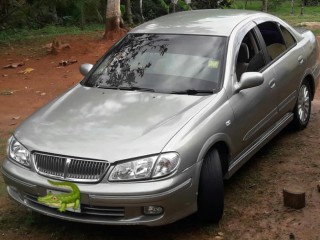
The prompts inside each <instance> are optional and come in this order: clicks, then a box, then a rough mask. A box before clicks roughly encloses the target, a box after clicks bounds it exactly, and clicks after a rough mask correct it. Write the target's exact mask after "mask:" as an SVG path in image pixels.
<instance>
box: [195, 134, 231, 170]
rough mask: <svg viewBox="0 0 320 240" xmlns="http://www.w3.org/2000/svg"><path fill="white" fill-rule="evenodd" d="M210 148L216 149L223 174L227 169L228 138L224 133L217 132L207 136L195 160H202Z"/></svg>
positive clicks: (228, 154)
mask: <svg viewBox="0 0 320 240" xmlns="http://www.w3.org/2000/svg"><path fill="white" fill-rule="evenodd" d="M212 149H217V151H218V153H219V156H220V161H221V168H222V173H223V175H225V174H226V173H227V172H228V169H229V156H230V139H229V137H228V136H227V135H225V134H217V135H214V136H212V137H211V138H209V139H208V140H207V141H206V143H205V144H204V145H203V147H202V149H201V151H200V154H199V156H198V159H197V162H199V161H202V160H203V159H204V157H205V156H206V154H207V153H208V152H210V151H211V150H212Z"/></svg>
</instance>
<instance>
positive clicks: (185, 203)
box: [2, 159, 200, 226]
mask: <svg viewBox="0 0 320 240" xmlns="http://www.w3.org/2000/svg"><path fill="white" fill-rule="evenodd" d="M199 167H200V166H199V164H196V165H194V166H192V167H191V168H188V169H187V170H186V171H184V172H182V173H180V174H177V175H175V176H173V177H171V178H167V179H163V180H158V181H149V182H129V183H110V182H100V183H96V184H83V183H81V184H77V186H78V187H79V189H80V192H81V213H75V212H68V211H66V212H63V213H60V212H58V211H57V209H55V208H51V207H48V206H45V205H42V204H39V203H38V202H37V197H38V196H44V195H46V193H47V190H60V191H61V189H59V188H55V187H53V186H52V185H49V183H48V182H47V178H45V177H43V176H40V175H38V174H37V173H36V172H33V171H31V170H28V169H25V168H22V167H20V166H18V165H16V164H15V163H12V162H11V161H9V160H8V159H5V161H4V163H3V167H2V173H3V177H4V180H5V182H6V184H7V190H8V193H9V195H10V196H11V197H12V198H13V199H14V200H16V201H17V202H19V203H21V204H22V205H24V206H26V207H28V208H30V209H32V210H34V211H36V212H39V213H42V214H45V215H48V216H51V217H56V218H60V219H64V220H69V221H76V222H83V223H93V224H108V225H147V226H159V225H166V224H169V223H172V222H174V221H177V220H179V219H181V218H184V217H186V216H188V215H190V214H192V213H194V212H195V211H197V186H196V185H197V184H195V183H194V181H193V179H194V176H196V172H197V170H198V168H199ZM146 206H161V207H163V209H164V212H163V213H162V214H159V215H146V214H144V212H143V208H144V207H146Z"/></svg>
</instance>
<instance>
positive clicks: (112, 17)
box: [104, 0, 121, 39]
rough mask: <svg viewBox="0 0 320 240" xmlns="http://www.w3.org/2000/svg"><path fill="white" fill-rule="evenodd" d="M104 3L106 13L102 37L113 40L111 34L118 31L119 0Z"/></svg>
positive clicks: (119, 16)
mask: <svg viewBox="0 0 320 240" xmlns="http://www.w3.org/2000/svg"><path fill="white" fill-rule="evenodd" d="M106 2H107V11H106V27H105V33H104V37H105V38H107V39H109V38H110V39H113V34H114V33H116V32H118V31H119V30H120V21H121V11H120V0H106Z"/></svg>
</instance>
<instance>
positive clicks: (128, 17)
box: [126, 0, 133, 25]
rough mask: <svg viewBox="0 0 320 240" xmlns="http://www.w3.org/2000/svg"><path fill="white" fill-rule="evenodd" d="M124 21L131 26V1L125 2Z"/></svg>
mask: <svg viewBox="0 0 320 240" xmlns="http://www.w3.org/2000/svg"><path fill="white" fill-rule="evenodd" d="M126 19H127V21H128V23H129V24H130V25H131V24H133V21H132V11H131V0H126Z"/></svg>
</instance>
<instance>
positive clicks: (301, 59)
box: [298, 55, 304, 64]
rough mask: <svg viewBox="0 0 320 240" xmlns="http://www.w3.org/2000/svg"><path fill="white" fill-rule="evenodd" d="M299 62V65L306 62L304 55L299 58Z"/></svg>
mask: <svg viewBox="0 0 320 240" xmlns="http://www.w3.org/2000/svg"><path fill="white" fill-rule="evenodd" d="M298 62H299V64H302V63H303V62H304V59H303V56H302V55H300V56H299V57H298Z"/></svg>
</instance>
